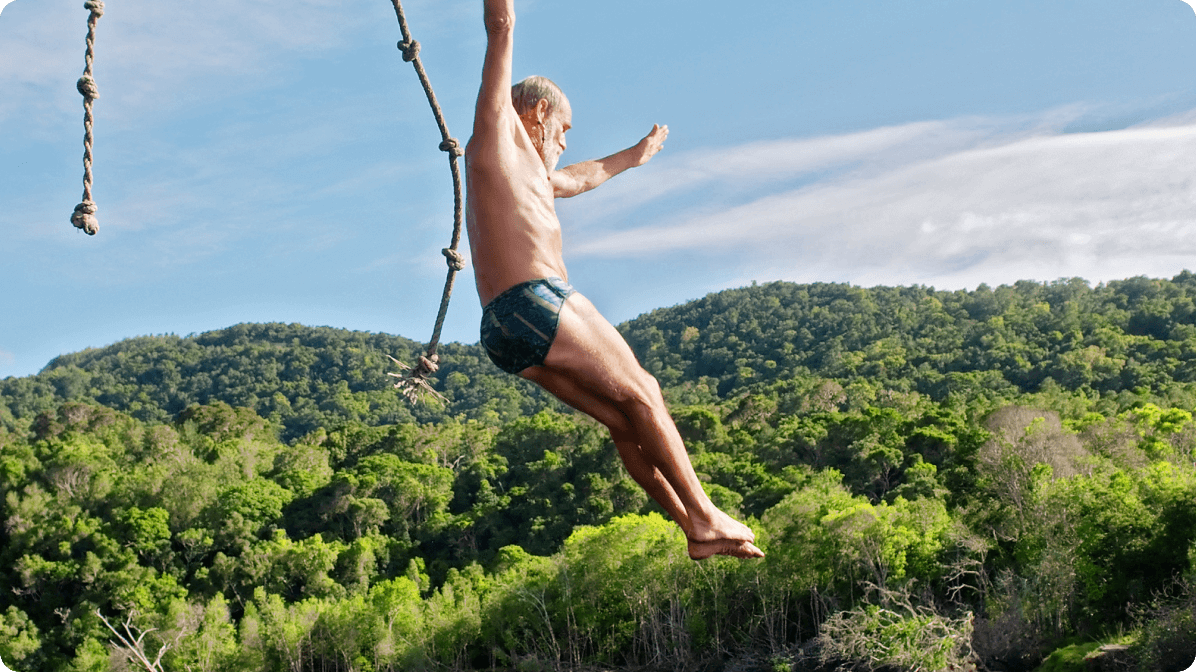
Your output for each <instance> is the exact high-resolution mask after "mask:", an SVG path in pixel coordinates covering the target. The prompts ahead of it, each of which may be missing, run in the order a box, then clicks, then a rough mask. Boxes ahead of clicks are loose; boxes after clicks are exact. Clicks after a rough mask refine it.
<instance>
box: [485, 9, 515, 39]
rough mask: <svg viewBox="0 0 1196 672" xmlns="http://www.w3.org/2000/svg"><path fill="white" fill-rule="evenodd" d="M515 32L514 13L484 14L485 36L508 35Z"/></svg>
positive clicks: (497, 12)
mask: <svg viewBox="0 0 1196 672" xmlns="http://www.w3.org/2000/svg"><path fill="white" fill-rule="evenodd" d="M514 30H515V13H514V12H507V11H496V12H487V13H486V34H487V35H490V36H499V35H509V34H511V32H512V31H514Z"/></svg>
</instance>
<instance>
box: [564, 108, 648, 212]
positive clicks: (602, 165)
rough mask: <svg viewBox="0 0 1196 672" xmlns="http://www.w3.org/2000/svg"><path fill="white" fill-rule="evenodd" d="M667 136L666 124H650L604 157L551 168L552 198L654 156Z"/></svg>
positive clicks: (575, 192) (577, 191)
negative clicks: (636, 137) (631, 142)
mask: <svg viewBox="0 0 1196 672" xmlns="http://www.w3.org/2000/svg"><path fill="white" fill-rule="evenodd" d="M667 137H669V127H668V126H661V125H659V124H653V125H652V131H651V132H650V133H648V135H646V136H644V139H643V140H640V141H639V142H638V143H636V144H635V145H634V146H632V147H628V148H627V149H624V150H623V151H621V152H617V153H615V154H611V155H610V156H608V157H606V158H605V159H597V160H594V161H582V162H581V163H575V164H573V165H571V166H565V167H564V168H561V169H560V170H557V171H553V173H552V175H550V176H549V181H550V182H551V183H552V195H553V196H554V197H555V198H569V197H571V196H576V195H578V194H583V193H585V192H587V191H589V190H591V189H593V188H594V187H596V186H598V185H600V184H602V183H603V182H606V181H607V180H609V179H610V178H612V177H614V176H615V175H618V174H619V173H621V172H623V171H624V170H627V169H628V168H635V167H637V166H642V165H644V164H645V163H647V162H648V160H649V159H651V158H652V157H653V156H656V153H657V152H659V151H660V149H661V147H663V146H664V141H665V138H667Z"/></svg>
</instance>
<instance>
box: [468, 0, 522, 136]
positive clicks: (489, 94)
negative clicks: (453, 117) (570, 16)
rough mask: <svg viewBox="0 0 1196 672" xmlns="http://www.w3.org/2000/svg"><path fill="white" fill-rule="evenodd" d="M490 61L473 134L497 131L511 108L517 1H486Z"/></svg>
mask: <svg viewBox="0 0 1196 672" xmlns="http://www.w3.org/2000/svg"><path fill="white" fill-rule="evenodd" d="M484 17H485V22H486V61H485V63H483V65H482V89H481V91H479V92H478V106H477V110H475V112H474V117H473V133H474V135H479V134H482V133H485V132H486V131H487V130H494V128H495V126H494V124H495V122H496V121H497V119H498V116H499V115H500V114H501V112H502V109H503V108H504V107H508V106H510V105H511V59H512V53H513V51H514V41H515V2H514V0H485V6H484Z"/></svg>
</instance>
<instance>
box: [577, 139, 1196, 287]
mask: <svg viewBox="0 0 1196 672" xmlns="http://www.w3.org/2000/svg"><path fill="white" fill-rule="evenodd" d="M1052 125H1053V124H1050V125H1047V127H1048V128H1049V127H1050V126H1052ZM999 126H1000V125H999V124H995V123H993V124H985V123H982V122H977V121H976V120H967V121H951V122H933V123H926V124H913V125H909V126H902V127H896V128H892V129H877V130H874V131H868V132H866V133H856V134H850V135H844V136H838V137H833V138H816V139H812V140H787V141H784V142H781V143H776V144H774V145H771V146H770V145H758V144H757V145H747V146H741V147H733V148H729V149H725V150H722V151H721V152H713V153H706V154H703V155H700V156H698V155H694V156H689V157H677V158H676V159H675V161H674V162H673V165H666V166H665V167H664V169H662V170H660V171H659V172H657V173H651V172H649V173H647V174H646V175H644V176H643V177H642V178H641V179H640V180H638V184H636V185H633V186H636V187H639V188H643V189H645V190H646V191H648V192H649V193H651V198H652V199H657V200H658V201H660V202H659V203H658V205H661V206H664V205H668V206H671V207H672V208H674V209H673V210H672V211H671V214H668V215H666V216H665V217H664V218H663V219H662V220H661V221H659V222H658V223H655V224H651V225H640V226H632V227H630V228H624V229H623V230H621V231H615V232H611V231H609V230H608V231H604V232H602V233H598V232H597V231H595V232H594V233H593V234H591V235H586V232H585V230H584V229H583V231H582V232H581V234H580V235H579V236H577V238H579V240H576V241H574V242H573V244H572V251H573V253H574V254H576V255H579V256H601V257H627V256H632V257H634V256H642V255H655V254H663V253H668V252H674V251H675V252H686V253H698V254H705V255H709V256H710V257H712V258H714V259H717V260H718V261H717V262H716V263H722V264H726V265H733V266H739V267H749V266H750V267H752V268H753V269H754V270H753V271H752V273H753V276H752V277H756V278H761V279H771V278H773V277H779V278H788V279H795V280H813V279H827V280H830V279H833V280H847V281H851V282H856V283H859V284H907V283H925V284H934V285H938V286H956V287H958V286H968V285H973V286H974V285H975V284H978V283H979V282H988V283H990V284H994V283H996V282H1011V281H1014V280H1017V279H1020V278H1034V279H1054V278H1057V277H1067V276H1073V275H1078V276H1082V277H1085V278H1088V279H1091V280H1100V279H1109V278H1115V277H1124V276H1126V275H1136V274H1151V275H1165V274H1168V273H1174V272H1176V271H1178V270H1179V269H1181V268H1183V267H1184V266H1185V265H1189V266H1190V265H1192V260H1193V259H1194V258H1196V208H1194V203H1196V174H1194V173H1193V172H1192V169H1191V161H1190V157H1191V155H1192V154H1193V152H1194V151H1196V124H1193V123H1191V122H1189V123H1186V124H1183V125H1173V126H1150V127H1146V126H1144V127H1137V128H1129V129H1125V130H1119V131H1109V132H1102V133H1073V134H1062V133H1059V132H1058V131H1053V130H1049V131H1042V130H1039V131H1037V132H1033V133H1027V132H1026V130H1025V129H1021V130H1018V129H1015V130H1013V131H1010V132H1003V131H1000V130H997V129H999ZM703 165H707V166H713V167H712V168H707V169H704V170H702V169H695V168H694V166H703ZM728 167H730V168H728ZM774 168H775V173H771V174H767V175H765V173H766V172H767V171H771V170H773V169H774ZM687 171H688V172H687ZM820 173H821V174H820ZM762 175H763V176H764V177H763V178H762V179H766V180H768V181H769V182H771V183H772V184H774V185H783V183H784V182H785V181H786V180H790V181H793V180H799V181H804V182H805V183H804V184H799V185H797V186H792V185H784V186H779V188H773V189H769V190H767V191H766V193H763V194H755V195H753V197H751V198H750V199H747V200H746V202H735V200H734V198H728V197H727V196H726V191H725V190H722V191H719V192H718V196H715V197H704V196H702V192H701V191H695V189H694V187H697V186H701V185H702V184H704V183H706V182H707V181H709V180H715V179H725V180H729V181H732V182H734V183H735V184H745V183H751V182H752V180H754V179H757V178H758V177H760V176H762ZM687 179H688V182H687V181H686V180H687ZM682 191H684V192H685V194H686V199H685V200H684V201H681V200H680V199H672V200H667V199H664V198H663V196H664V194H666V193H669V192H675V193H680V192H682ZM608 196H610V195H609V194H608ZM643 205H644V206H645V207H647V206H649V205H650V203H648V202H645V203H644V204H643ZM606 207H608V208H614V206H613V205H611V204H606ZM632 216H634V213H632V214H630V215H626V217H627V218H630V217H632Z"/></svg>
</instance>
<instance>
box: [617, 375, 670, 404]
mask: <svg viewBox="0 0 1196 672" xmlns="http://www.w3.org/2000/svg"><path fill="white" fill-rule="evenodd" d="M637 369H638V370H637V372H636V373H635V374H634V377H633V380H632V381H631V385H630V386H629V387H630V390H629V394H628V398H627V399H626V400H624V402H623V403H624V404H625V405H626V406H628V407H630V409H632V410H633V411H634V410H639V409H648V410H656V409H658V408H663V407H664V396H663V395H662V394H661V391H660V381H658V380H656V377H655V376H653V375H652V374H650V373H648V372H647V371H645V370H644V369H643V368H642V367H637Z"/></svg>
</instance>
